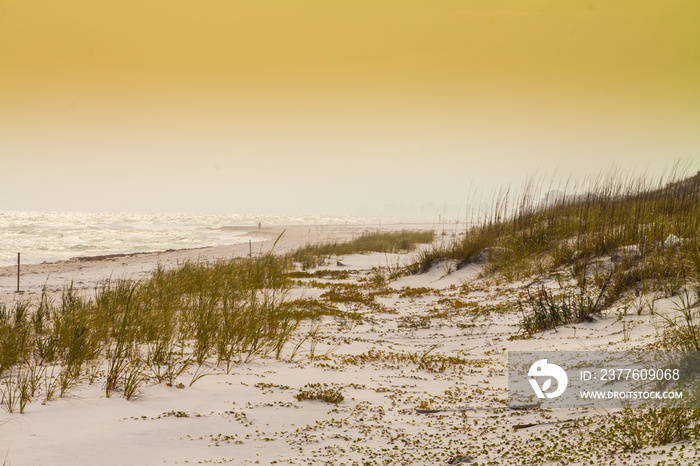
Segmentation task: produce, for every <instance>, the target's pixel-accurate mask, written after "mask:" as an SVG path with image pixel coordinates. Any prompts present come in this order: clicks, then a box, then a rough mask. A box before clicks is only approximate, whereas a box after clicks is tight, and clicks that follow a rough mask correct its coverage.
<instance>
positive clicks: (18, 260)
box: [17, 252, 20, 293]
mask: <svg viewBox="0 0 700 466" xmlns="http://www.w3.org/2000/svg"><path fill="white" fill-rule="evenodd" d="M19 258H20V253H19V252H18V253H17V293H19V264H20V259H19Z"/></svg>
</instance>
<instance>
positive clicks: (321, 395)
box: [296, 383, 345, 404]
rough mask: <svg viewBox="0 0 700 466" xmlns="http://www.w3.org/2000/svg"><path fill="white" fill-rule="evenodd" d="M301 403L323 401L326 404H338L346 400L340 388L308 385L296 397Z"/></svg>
mask: <svg viewBox="0 0 700 466" xmlns="http://www.w3.org/2000/svg"><path fill="white" fill-rule="evenodd" d="M296 399H297V400H299V401H304V400H321V401H325V402H326V403H333V404H338V403H340V402H341V401H343V400H344V399H345V397H344V396H343V393H342V392H341V391H340V389H339V388H334V387H331V386H329V385H327V384H325V383H324V384H320V383H307V384H306V385H305V386H304V388H302V389H300V390H299V393H298V394H297V395H296Z"/></svg>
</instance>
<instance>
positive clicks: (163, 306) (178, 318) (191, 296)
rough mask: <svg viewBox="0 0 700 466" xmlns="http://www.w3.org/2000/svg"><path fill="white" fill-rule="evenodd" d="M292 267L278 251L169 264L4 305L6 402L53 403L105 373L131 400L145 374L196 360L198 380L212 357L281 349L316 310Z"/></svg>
mask: <svg viewBox="0 0 700 466" xmlns="http://www.w3.org/2000/svg"><path fill="white" fill-rule="evenodd" d="M289 268H290V263H289V261H288V260H287V259H286V258H284V257H280V256H275V255H273V254H267V255H264V256H261V257H258V258H247V259H243V258H241V259H233V260H229V261H221V262H217V263H215V264H212V265H207V264H200V263H191V262H188V263H185V264H182V265H181V266H180V267H179V268H177V269H174V270H165V269H164V268H162V267H159V268H158V269H156V270H155V272H154V273H153V275H152V276H151V278H150V279H148V280H144V281H140V282H132V281H126V280H117V281H111V280H108V281H105V282H103V283H102V284H101V285H100V286H98V287H97V289H96V290H95V295H94V298H84V297H80V296H78V295H77V293H76V292H75V291H74V290H73V288H72V287H68V288H66V289H65V290H64V292H63V294H62V296H61V299H60V302H58V303H55V302H52V301H51V300H50V299H49V298H48V297H47V294H46V293H43V295H42V297H41V299H40V300H39V302H38V303H37V304H36V305H35V306H32V305H30V304H29V303H27V302H23V301H17V302H15V303H14V304H13V305H12V306H11V307H10V308H8V307H7V306H6V305H2V306H0V375H1V376H2V377H3V382H2V384H3V385H2V387H0V390H2V404H3V406H4V407H5V408H6V409H7V410H8V411H14V410H16V409H18V410H19V411H20V412H21V411H23V410H24V406H25V405H26V403H27V402H28V401H30V400H32V399H34V398H35V397H37V396H38V395H39V394H41V395H42V397H43V401H44V402H46V401H49V400H51V399H52V398H54V396H56V394H58V395H59V396H65V394H66V393H67V392H68V391H69V390H70V388H72V387H73V386H74V385H76V384H77V383H79V382H80V381H82V380H87V381H89V382H90V383H93V382H94V381H96V380H97V379H98V378H101V377H104V390H105V395H106V396H107V397H110V396H111V395H112V394H113V393H114V392H121V393H122V394H123V395H124V396H125V397H126V398H127V399H130V398H132V397H133V396H134V395H135V394H136V393H137V392H138V390H139V387H140V386H141V385H142V384H143V383H144V382H146V381H148V380H154V381H156V382H159V383H160V382H165V383H167V384H169V385H172V384H173V381H174V380H175V379H176V378H177V377H178V376H180V375H182V374H183V373H185V371H186V370H187V369H188V368H190V367H195V366H196V367H197V369H196V370H195V372H194V374H195V375H194V377H193V379H192V383H194V382H195V381H196V380H198V379H199V378H201V377H202V376H204V375H206V374H205V372H204V369H203V365H204V364H206V361H207V360H208V359H209V358H212V357H216V360H217V362H218V363H222V362H223V363H225V364H226V366H227V369H229V368H230V364H231V363H233V362H237V361H244V360H247V359H250V358H251V357H255V356H261V355H262V356H268V355H271V356H275V357H280V354H281V352H282V349H283V347H284V346H285V344H286V343H287V342H288V341H289V339H290V336H291V334H292V332H293V331H294V330H295V329H296V328H297V326H298V324H299V322H300V321H301V320H302V319H303V318H305V317H307V316H308V315H309V312H312V311H308V310H305V309H304V308H303V307H302V306H301V304H302V303H299V302H290V301H289V300H287V299H286V292H287V290H288V289H289V287H290V286H291V281H290V279H289V278H288V277H287V272H288V270H289ZM49 369H50V370H49ZM42 387H43V389H42Z"/></svg>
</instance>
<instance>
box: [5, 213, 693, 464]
mask: <svg viewBox="0 0 700 466" xmlns="http://www.w3.org/2000/svg"><path fill="white" fill-rule="evenodd" d="M412 227H415V225H413V226H412ZM383 228H386V229H387V230H401V229H404V228H406V225H391V226H384V227H383ZM370 229H371V228H370V227H363V226H357V227H352V228H346V227H328V226H326V227H323V228H321V227H318V228H316V227H308V226H295V227H287V228H284V227H280V228H276V227H275V228H262V229H261V230H260V231H255V230H250V231H249V230H246V234H250V235H256V238H259V241H257V242H253V243H251V244H252V251H253V254H254V255H255V254H260V253H261V252H267V251H270V250H271V249H272V247H273V245H274V251H275V252H278V253H282V252H286V251H290V250H293V249H296V248H298V247H299V246H301V245H304V244H307V243H313V242H329V241H343V240H349V239H352V238H353V237H356V236H358V235H360V234H362V233H363V232H365V231H369V230H370ZM282 231H284V232H285V233H284V235H282V236H281V237H280V234H281V233H282ZM278 238H279V241H277V239H278ZM276 241H277V244H276V245H275V242H276ZM435 241H436V242H440V241H444V239H443V238H442V237H441V236H438V237H437V238H436V240H435ZM423 247H428V245H424V246H423ZM249 253H250V246H249V245H248V244H239V245H235V246H231V247H217V248H204V249H196V250H185V251H169V252H162V253H154V254H134V255H125V256H118V257H104V258H92V259H75V260H71V261H67V262H60V263H53V264H38V265H31V266H27V267H26V268H24V272H23V278H22V284H23V285H22V288H23V290H24V293H23V294H21V295H14V294H13V293H12V288H13V286H15V282H14V281H13V279H14V277H13V274H12V272H13V268H12V267H6V268H4V269H3V270H2V271H1V272H0V273H1V274H2V275H1V279H2V281H1V282H0V286H2V293H3V299H5V300H6V302H7V300H8V299H15V298H20V299H25V298H26V299H36V298H37V297H38V296H39V295H40V293H41V290H42V288H43V287H44V286H46V288H47V289H48V290H49V293H50V294H52V295H53V296H59V293H60V291H61V290H62V289H63V287H65V286H67V285H66V284H67V283H69V282H72V283H73V285H74V286H75V287H76V288H77V289H79V290H81V292H82V293H86V294H89V293H90V292H91V290H92V289H93V288H94V287H95V285H96V284H98V283H99V282H100V281H101V280H104V279H106V278H109V277H112V278H130V279H134V280H139V279H143V278H145V277H147V276H148V275H149V273H150V272H151V271H152V270H153V269H154V268H155V267H156V266H157V265H158V264H161V265H162V266H165V267H175V266H176V265H178V264H182V263H183V262H184V261H199V262H210V261H211V262H213V261H216V260H218V259H226V258H231V257H235V256H247V255H248V254H249ZM417 253H418V252H413V253H391V254H389V253H372V254H351V255H344V256H342V257H334V258H332V260H330V261H327V262H326V263H325V264H324V265H320V266H319V267H317V268H313V269H310V270H308V271H307V272H305V273H307V274H309V275H308V277H307V278H305V277H306V276H305V275H303V273H301V272H300V277H301V278H300V279H298V280H296V281H295V285H294V286H293V288H292V289H291V290H290V291H289V297H290V299H298V298H301V299H309V300H319V302H323V303H328V305H329V306H330V305H333V306H335V307H336V308H337V309H338V310H340V311H343V312H345V313H346V314H343V315H344V316H345V317H343V316H341V315H337V316H333V315H327V316H324V317H320V318H315V319H313V320H308V321H304V322H302V323H301V325H300V326H299V327H298V328H297V329H296V331H295V333H294V335H293V336H292V338H291V340H290V342H289V343H288V344H287V345H286V347H285V349H284V351H283V352H282V353H281V354H280V355H279V357H258V356H255V357H251V358H246V360H240V361H238V362H234V363H233V364H232V365H230V367H226V366H227V365H226V364H217V363H216V360H215V359H211V358H210V359H208V360H207V361H205V362H204V364H201V365H192V366H191V367H189V368H188V369H187V370H185V371H184V372H183V373H182V374H181V375H179V376H178V377H177V378H176V380H174V381H173V383H172V384H165V383H156V382H155V381H153V380H146V381H145V382H144V383H143V384H142V385H141V386H140V387H139V389H138V390H137V392H136V394H135V395H134V396H133V398H131V399H130V400H127V399H125V398H124V397H123V396H120V395H119V394H118V393H115V394H113V395H112V396H111V397H109V398H108V397H106V396H105V392H104V381H103V379H102V376H100V375H99V374H97V377H96V378H95V380H94V381H92V382H90V381H89V380H88V379H87V378H85V379H84V380H82V381H81V382H80V383H79V384H78V385H76V386H74V387H73V388H71V389H70V390H69V391H68V393H67V394H66V396H64V397H59V398H56V399H53V400H51V401H48V402H45V403H41V402H38V401H36V402H32V403H29V404H28V405H27V406H26V410H25V413H24V414H18V413H12V414H10V413H3V414H2V415H1V416H0V422H2V425H0V452H2V455H4V456H5V457H6V458H7V460H6V461H7V462H8V464H13V465H23V464H46V465H48V464H51V465H69V464H70V465H88V464H97V463H99V464H109V465H112V464H113V465H118V464H141V465H156V464H192V463H195V464H333V465H336V464H337V465H367V464H397V465H429V464H448V463H449V464H462V463H464V464H466V463H471V464H481V465H485V464H582V465H583V464H586V465H588V464H603V463H605V464H695V463H696V462H697V461H698V459H699V458H700V451H698V449H697V445H696V444H695V443H693V444H684V448H683V449H681V450H677V451H669V449H668V448H667V449H660V448H643V449H640V450H639V451H637V452H635V453H624V454H623V453H622V452H621V451H615V450H614V449H610V448H607V447H609V445H607V447H606V445H605V442H603V443H595V442H590V441H589V440H590V439H591V436H596V435H601V434H599V433H598V434H596V428H597V427H598V425H599V424H602V422H603V419H605V417H606V415H607V414H609V412H608V410H606V409H600V408H596V407H595V406H590V407H586V408H577V409H555V410H552V409H522V410H513V409H510V408H509V406H508V393H507V389H508V380H507V376H506V373H507V359H508V358H507V355H508V352H509V351H514V350H533V351H534V350H537V351H544V350H557V351H562V350H571V351H576V350H583V349H585V350H590V351H593V350H601V349H602V350H606V351H608V350H624V349H628V348H632V347H639V346H640V345H644V344H646V343H652V342H653V341H655V339H656V338H657V337H658V332H659V327H660V325H661V324H662V321H661V318H660V317H654V316H652V315H650V314H649V313H640V315H636V314H635V313H633V312H630V313H629V314H626V315H625V316H624V318H620V316H619V315H618V314H616V311H613V310H610V311H608V312H606V313H605V314H604V315H602V316H601V317H600V318H599V319H596V320H595V321H592V322H583V323H580V324H572V325H566V326H562V327H560V328H558V329H556V330H553V331H545V332H542V333H541V334H538V335H537V336H536V337H534V338H527V339H523V338H513V336H514V335H519V334H522V332H521V328H520V324H519V323H520V320H521V315H520V313H518V312H517V311H516V310H515V308H514V307H513V306H514V303H515V302H517V301H518V299H519V298H520V296H521V295H522V291H523V289H524V288H523V287H525V286H526V285H527V284H528V283H527V282H517V281H516V282H512V283H509V282H504V281H502V280H501V281H499V280H493V279H488V278H484V277H483V276H482V267H483V264H477V263H474V264H470V265H467V266H465V267H462V268H459V269H457V268H456V267H455V264H454V263H450V262H449V261H443V262H440V263H437V264H434V265H433V266H432V267H431V268H430V269H429V270H428V271H427V272H425V273H421V274H415V275H404V276H400V277H394V278H390V277H389V274H388V272H389V271H390V270H391V269H392V267H393V268H395V267H397V266H398V265H405V264H408V263H409V262H410V261H412V260H413V259H414V258H415V254H417ZM381 271H384V272H386V274H384V275H382V277H383V280H384V281H382V280H379V279H378V278H377V277H378V273H380V272H381ZM384 272H381V273H384ZM314 274H315V275H314ZM319 277H320V278H319ZM379 282H381V283H379ZM547 285H550V286H555V285H554V283H553V282H550V283H548V284H547ZM329 290H356V291H358V292H359V293H361V295H362V296H363V297H362V298H361V299H359V300H355V301H352V300H349V301H348V300H342V299H340V300H333V299H327V298H324V296H327V295H326V294H325V293H327V292H328V291H329ZM673 306H674V301H673V300H672V299H666V300H660V301H659V302H658V303H657V311H658V312H660V313H661V314H663V313H664V312H672V309H673ZM348 315H356V316H358V318H357V319H355V320H349V319H347V318H346V317H347V316H348ZM316 392H319V393H324V394H325V395H327V396H331V395H332V396H334V397H335V398H334V399H333V401H322V400H318V399H307V398H313V396H312V394H313V393H316ZM304 394H306V395H304ZM316 394H318V393H316ZM339 399H340V401H338V400H339ZM523 426H524V427H523ZM571 451H576V452H577V453H576V454H575V455H572V454H570V453H568V454H567V453H566V452H571ZM557 458H559V459H557ZM562 458H564V459H562ZM572 458H578V459H579V460H578V461H576V460H572ZM660 461H661V462H660ZM523 462H524V463H523Z"/></svg>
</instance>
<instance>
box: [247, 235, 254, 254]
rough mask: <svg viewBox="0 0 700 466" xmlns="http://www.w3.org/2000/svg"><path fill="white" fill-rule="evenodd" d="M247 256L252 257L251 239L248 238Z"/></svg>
mask: <svg viewBox="0 0 700 466" xmlns="http://www.w3.org/2000/svg"><path fill="white" fill-rule="evenodd" d="M248 256H249V257H253V240H252V239H249V240H248Z"/></svg>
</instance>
